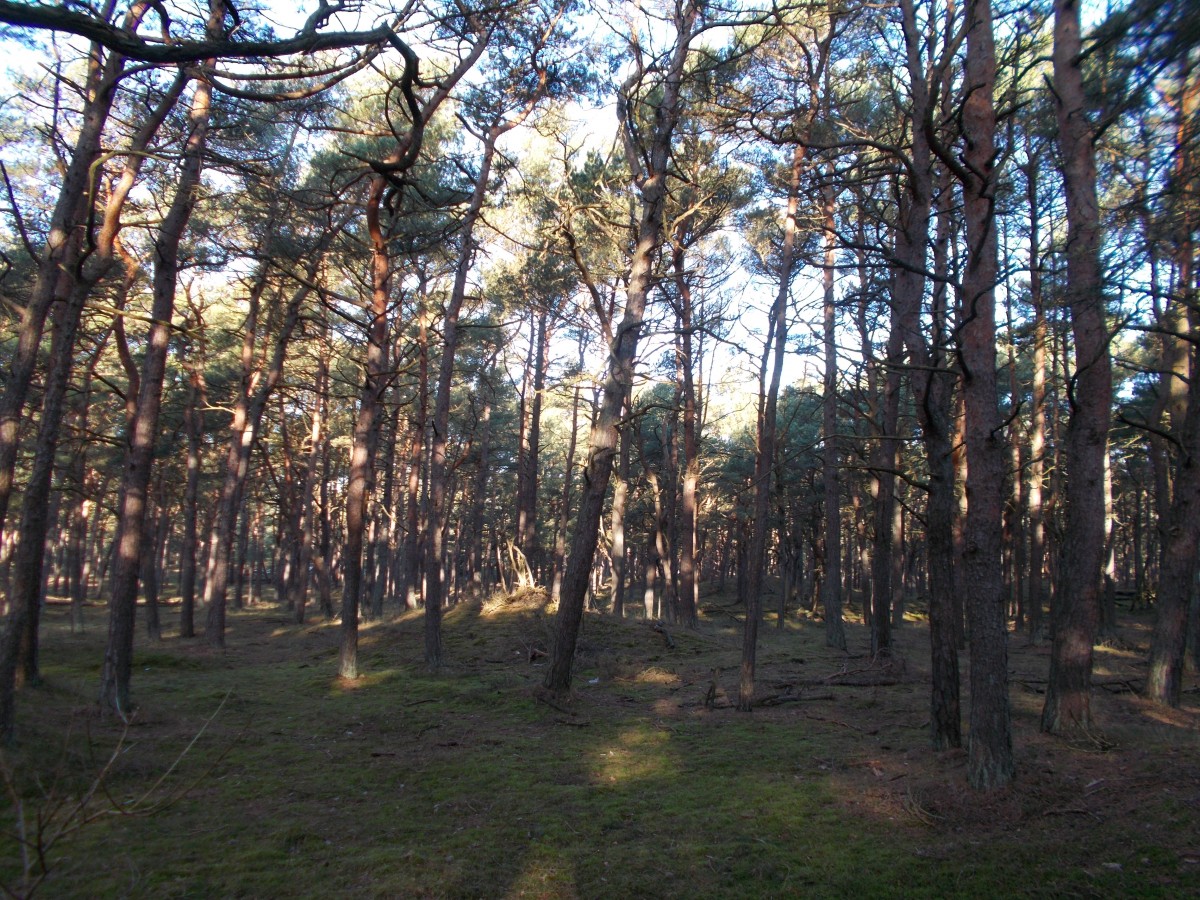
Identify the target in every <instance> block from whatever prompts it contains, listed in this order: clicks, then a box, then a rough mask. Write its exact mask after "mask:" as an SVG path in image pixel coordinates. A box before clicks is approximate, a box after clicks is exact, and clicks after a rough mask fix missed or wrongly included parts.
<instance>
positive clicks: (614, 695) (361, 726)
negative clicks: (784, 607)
mask: <svg viewBox="0 0 1200 900" xmlns="http://www.w3.org/2000/svg"><path fill="white" fill-rule="evenodd" d="M528 596H529V595H526V600H525V601H524V602H518V603H515V604H509V603H491V604H480V603H478V602H474V603H462V604H459V605H457V606H455V607H453V608H451V609H450V610H448V611H447V614H446V622H445V624H446V652H447V659H448V660H449V661H448V663H447V665H446V666H445V667H444V669H443V670H442V671H441V672H440V673H439V674H437V675H430V674H429V673H428V671H427V670H426V669H425V668H424V667H423V666H422V665H419V664H418V662H417V661H418V660H419V659H420V652H421V623H420V617H419V616H418V615H416V614H409V615H407V616H403V617H401V618H400V619H398V620H396V621H389V622H386V623H377V624H374V625H372V626H370V627H369V628H366V629H365V630H364V633H363V668H364V671H363V673H362V675H361V676H360V678H359V679H358V680H357V681H355V682H352V683H351V682H344V681H340V680H338V679H337V678H336V677H334V676H332V674H331V671H330V669H331V666H330V662H331V660H332V659H333V658H334V657H335V656H336V654H337V647H338V639H337V628H336V626H335V625H332V624H330V623H321V624H316V625H310V626H298V625H296V624H295V623H294V622H292V621H291V619H290V617H289V616H287V615H286V611H285V610H283V609H282V608H281V607H278V606H275V605H274V604H264V605H261V606H259V607H254V608H250V609H247V610H244V611H241V612H238V613H236V614H234V615H233V616H232V617H231V620H230V630H229V643H228V646H227V648H226V650H225V651H224V652H223V653H219V652H214V651H213V650H211V649H209V648H207V647H206V646H205V645H204V644H203V643H198V642H194V641H193V642H186V641H181V640H179V639H178V638H169V639H165V640H164V641H163V642H162V643H161V644H159V645H156V646H154V647H152V648H148V649H147V650H146V651H144V652H142V653H140V654H139V656H138V661H137V665H138V678H139V681H140V683H141V688H140V692H139V694H140V697H141V698H142V699H141V703H142V705H141V707H140V708H139V710H138V711H137V713H136V714H135V716H134V717H133V719H132V722H131V725H130V727H129V729H128V730H127V732H126V733H125V734H124V738H123V745H122V748H121V751H120V752H119V753H118V754H117V757H116V759H115V761H114V762H113V764H112V766H111V768H110V769H109V771H108V774H107V777H106V779H105V781H106V783H105V786H104V787H105V790H104V792H102V793H98V794H96V795H95V796H94V797H93V799H92V801H91V803H90V804H89V806H88V810H89V812H100V813H101V815H100V816H98V817H97V818H96V819H95V821H93V822H92V823H91V824H88V825H86V826H85V827H83V828H82V829H80V830H79V831H78V832H77V833H74V834H68V836H67V837H66V838H65V839H64V840H63V841H62V843H61V844H59V845H58V846H55V847H54V848H52V850H51V852H50V853H49V855H48V861H49V874H48V877H47V879H46V881H45V883H44V885H43V886H42V891H41V893H42V895H44V896H47V897H83V896H89V897H97V896H132V897H213V896H223V897H233V896H254V897H270V896H288V897H318V896H322V897H328V896H334V895H340V896H356V897H564V898H565V897H597V898H599V897H667V896H686V897H711V898H736V897H764V896H796V897H846V896H858V897H987V896H999V895H1003V896H1009V897H1011V896H1034V897H1042V896H1045V897H1063V896H1072V897H1132V896H1137V897H1156V896H1161V897H1182V896H1189V895H1194V894H1195V893H1196V892H1197V891H1198V890H1200V821H1198V819H1197V816H1196V809H1197V808H1200V702H1198V700H1200V694H1198V691H1197V683H1196V680H1195V678H1194V677H1192V678H1190V679H1189V682H1188V685H1187V687H1186V689H1185V697H1186V701H1185V703H1184V704H1183V705H1182V706H1181V707H1179V708H1178V709H1164V708H1162V707H1158V706H1155V705H1153V704H1151V703H1149V702H1148V701H1146V700H1144V699H1141V698H1140V697H1139V695H1138V692H1137V689H1138V688H1139V686H1140V683H1141V682H1142V681H1143V680H1144V678H1145V676H1146V665H1145V661H1144V660H1145V649H1146V646H1145V645H1146V641H1147V639H1148V623H1149V619H1150V616H1149V615H1148V614H1146V613H1141V614H1133V615H1122V618H1121V628H1120V631H1119V635H1118V636H1117V637H1116V638H1115V639H1114V640H1113V641H1112V642H1111V643H1110V644H1109V645H1107V646H1102V647H1099V648H1098V649H1097V670H1096V680H1097V690H1096V697H1095V698H1094V700H1093V702H1094V704H1095V708H1096V718H1097V722H1098V725H1099V727H1098V730H1097V732H1096V733H1095V735H1093V737H1092V739H1091V740H1082V741H1065V740H1063V739H1061V738H1057V737H1052V736H1049V735H1045V734H1043V733H1041V732H1040V731H1039V729H1038V725H1037V721H1038V715H1039V711H1040V708H1041V703H1042V696H1041V695H1042V692H1043V691H1044V685H1045V672H1046V665H1047V654H1048V652H1049V647H1048V645H1047V644H1046V643H1041V644H1031V643H1029V642H1027V641H1024V640H1021V639H1015V640H1014V641H1013V644H1012V653H1011V655H1010V660H1011V665H1012V671H1011V683H1012V706H1013V721H1014V737H1015V752H1016V758H1017V760H1018V770H1019V773H1020V774H1019V777H1018V778H1017V779H1016V780H1014V781H1013V783H1012V784H1011V786H1010V787H1008V788H1006V789H1005V790H1004V791H1000V792H991V793H988V794H979V793H978V792H974V791H971V790H970V789H969V788H968V786H967V781H966V758H965V752H964V751H962V750H951V751H946V752H943V753H936V754H935V753H930V752H929V750H928V739H927V732H928V718H929V699H928V693H929V677H928V671H927V670H928V663H927V661H926V660H927V656H928V648H927V646H926V645H927V642H928V631H927V628H926V627H925V625H924V623H923V622H922V621H920V620H919V619H917V618H914V617H912V616H910V617H909V620H908V621H906V622H905V623H904V625H903V626H902V627H901V628H900V629H898V630H897V633H896V639H897V648H896V655H895V656H894V657H893V658H892V659H891V660H890V661H887V662H881V661H873V660H872V657H871V655H870V641H869V636H868V634H867V631H866V629H865V628H864V627H863V626H862V624H861V621H855V618H854V616H853V613H851V615H850V618H849V621H848V622H847V630H848V648H849V649H848V651H847V652H846V653H842V652H838V651H833V650H830V649H829V648H827V647H825V645H824V640H823V638H822V629H821V627H820V624H819V623H816V622H814V621H812V620H811V619H810V618H809V617H808V616H807V615H799V616H793V617H791V618H790V619H789V620H788V621H787V627H786V629H785V630H784V631H782V632H779V631H777V630H776V628H775V624H774V622H770V623H769V624H770V627H769V628H766V629H765V630H764V635H763V645H762V647H761V650H760V654H761V655H760V663H761V667H762V668H761V670H760V671H761V677H762V682H763V685H764V695H763V699H762V701H761V704H760V706H759V707H758V708H756V709H755V711H754V712H753V713H752V714H749V715H747V714H744V713H740V712H738V711H737V710H736V709H735V708H734V702H733V700H734V699H736V670H737V665H738V659H739V640H740V632H741V624H740V622H739V621H738V617H739V615H740V610H739V609H738V608H737V606H736V604H735V603H734V602H733V599H732V598H730V597H728V596H724V595H714V596H705V598H704V600H703V602H702V613H703V615H702V623H701V625H700V628H699V629H698V630H695V631H692V630H680V631H671V632H669V637H670V639H671V641H672V643H673V644H674V647H673V648H670V647H668V646H667V645H666V641H665V640H664V636H663V634H662V633H661V632H658V631H655V630H653V628H652V627H651V623H649V622H646V621H642V620H638V619H627V620H625V621H623V622H618V621H617V620H615V619H613V618H612V617H611V616H608V615H601V614H599V613H588V614H587V615H586V617H585V622H584V626H583V632H582V635H581V639H580V651H579V652H580V658H579V661H578V665H579V678H578V679H577V681H576V685H577V686H576V687H575V689H574V690H573V692H572V693H571V695H570V696H569V697H563V698H555V697H553V696H548V695H547V694H546V693H545V692H544V690H543V689H542V688H541V680H542V678H543V676H544V670H545V657H542V656H539V655H538V654H537V653H532V656H533V659H532V660H531V652H532V651H535V650H537V649H539V648H540V649H543V650H544V649H545V647H546V641H547V640H548V637H549V634H550V632H551V621H550V619H549V617H547V616H546V615H545V613H543V612H541V611H539V609H538V607H537V605H536V604H531V603H529V602H528ZM177 609H178V607H170V608H169V612H168V614H167V615H168V619H169V617H170V616H172V615H174V614H175V613H176V612H177ZM101 623H102V611H101V610H99V609H94V608H92V609H89V610H88V615H87V630H86V631H85V632H84V633H82V634H81V633H71V631H70V629H69V626H68V622H67V616H66V609H65V607H63V606H52V607H51V608H50V610H49V615H48V620H47V623H46V628H47V635H46V641H45V662H44V666H45V671H46V679H47V680H46V683H45V684H44V685H43V686H42V687H40V688H38V689H37V690H36V692H35V693H36V695H37V696H36V699H31V700H30V702H29V703H28V704H26V706H25V710H26V711H25V713H24V715H23V717H22V721H21V723H20V725H21V730H22V733H23V734H25V735H26V738H25V740H23V741H22V745H21V747H19V748H18V749H17V751H16V753H15V754H13V753H11V752H10V753H8V754H6V756H5V761H6V766H7V767H8V769H9V771H10V773H11V772H12V771H16V772H17V773H19V774H18V782H19V783H20V787H21V790H22V791H23V792H24V795H25V797H26V799H27V803H28V804H29V805H28V806H27V810H28V812H29V815H30V822H29V823H28V824H27V829H32V810H33V809H34V808H35V803H34V801H35V800H36V799H37V797H38V790H37V789H35V788H34V787H33V784H32V781H31V775H30V773H31V772H37V773H38V775H39V777H40V784H41V788H40V790H42V791H45V794H46V799H47V800H49V799H55V800H57V801H59V802H60V804H61V805H59V806H58V807H57V813H56V816H57V818H52V819H51V820H50V821H49V822H48V823H47V824H46V825H45V826H44V827H45V829H46V831H47V833H51V832H52V830H53V828H54V827H56V825H57V824H58V823H59V822H62V821H66V820H67V819H66V817H67V816H69V815H70V814H71V813H72V811H73V809H74V807H73V805H72V804H73V802H74V797H75V796H76V792H77V791H80V790H81V789H83V788H85V787H86V786H87V785H88V784H89V780H90V779H91V778H92V777H94V776H95V774H96V773H97V771H98V770H99V767H100V766H101V765H102V764H103V763H104V761H105V759H106V758H107V755H108V753H109V751H110V750H111V748H112V747H113V746H114V744H115V742H116V741H117V740H118V739H119V737H120V735H121V733H122V729H121V727H120V723H118V722H115V721H114V720H112V719H108V720H100V719H96V718H94V716H95V706H94V703H93V692H94V688H93V684H94V681H95V678H96V674H97V659H98V656H97V650H98V649H99V647H100V646H101V643H102V630H101V627H100V626H101ZM168 630H170V629H168ZM714 669H718V670H719V675H718V677H717V689H716V691H715V696H711V697H710V695H709V689H710V687H711V686H712V684H713V670H714ZM731 695H732V696H731ZM706 700H707V701H708V702H706ZM202 728H203V733H201V729H202ZM64 735H67V737H65V738H64ZM197 735H199V738H198V739H197V740H196V741H195V744H194V746H191V747H190V749H188V753H187V755H186V756H185V757H184V758H183V759H182V760H178V765H177V766H176V768H175V769H174V770H173V771H172V772H171V773H170V774H169V776H168V777H167V778H166V779H165V780H163V781H162V782H161V783H159V782H158V779H159V778H160V777H161V776H163V775H164V774H166V773H167V771H168V769H169V768H170V767H171V765H172V764H173V763H174V762H175V761H176V759H177V757H178V756H179V754H180V753H181V752H182V751H183V749H184V748H187V747H188V745H189V742H190V741H192V740H193V738H196V736H197ZM20 773H23V774H20ZM146 792H148V795H147V796H146V797H145V798H144V799H142V800H141V801H140V806H139V807H138V808H137V809H135V810H133V811H132V812H131V814H130V815H126V816H119V815H112V814H111V812H112V811H113V810H114V808H115V807H116V805H118V804H124V803H128V802H129V801H130V800H131V799H132V798H140V797H141V796H142V794H143V793H146ZM160 806H161V807H162V808H161V809H158V807H160ZM12 814H13V811H12V807H11V806H8V807H7V808H6V809H5V821H4V838H3V844H2V846H3V848H4V853H3V868H2V869H0V872H3V876H4V881H5V884H6V886H7V887H8V888H9V889H12V888H14V887H17V886H19V884H20V881H19V878H18V876H17V874H16V871H17V870H16V868H15V864H16V863H17V861H18V859H19V856H18V853H17V850H16V847H15V844H14V841H13V829H12V821H13V820H12ZM27 833H29V831H27Z"/></svg>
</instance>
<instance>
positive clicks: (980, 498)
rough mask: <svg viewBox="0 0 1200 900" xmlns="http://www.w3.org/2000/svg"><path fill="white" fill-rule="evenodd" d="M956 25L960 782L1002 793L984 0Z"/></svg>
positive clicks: (990, 148)
mask: <svg viewBox="0 0 1200 900" xmlns="http://www.w3.org/2000/svg"><path fill="white" fill-rule="evenodd" d="M966 27H967V29H968V31H967V62H966V73H965V78H966V83H965V92H966V97H965V100H964V102H963V109H962V129H963V137H964V139H965V142H966V149H965V150H964V152H963V168H964V170H965V171H964V172H962V173H961V174H960V180H961V181H962V186H963V217H964V219H965V221H966V241H967V248H968V249H967V260H966V269H965V271H964V273H963V280H962V302H963V304H964V308H963V310H962V313H961V315H960V322H961V327H960V331H959V359H960V361H961V363H962V368H963V382H962V383H963V413H964V417H965V421H964V437H965V443H966V453H967V481H966V494H967V518H966V524H965V528H964V553H963V566H964V569H965V572H964V574H965V575H966V576H967V583H968V584H970V586H971V596H970V597H968V598H965V605H966V613H967V620H968V623H969V627H970V647H971V663H970V673H971V713H970V739H969V741H968V744H967V780H968V781H969V782H970V784H971V786H972V787H974V788H976V789H977V790H983V789H991V788H999V787H1003V786H1004V785H1006V784H1008V783H1009V782H1010V781H1011V780H1012V778H1013V775H1014V773H1015V766H1014V761H1013V749H1012V721H1011V718H1012V717H1011V713H1010V711H1009V698H1008V632H1007V623H1006V620H1005V615H1004V592H1003V586H1004V585H1003V581H1004V579H1003V570H1002V567H1001V532H1002V517H1003V510H1004V476H1005V467H1006V452H1005V447H1004V443H1003V438H1002V433H1001V432H1002V421H1001V418H1000V410H999V407H998V402H997V401H998V397H997V384H996V295H995V289H996V280H997V272H998V261H997V237H996V227H995V190H996V175H995V169H994V166H995V154H996V144H995V139H996V113H995V108H994V106H993V99H992V95H993V90H994V87H995V81H996V57H995V43H994V37H993V33H992V12H991V4H990V0H974V2H972V3H971V5H969V6H968V8H967V23H966ZM963 176H965V177H963Z"/></svg>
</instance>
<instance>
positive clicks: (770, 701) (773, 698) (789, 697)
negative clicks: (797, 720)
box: [754, 693, 835, 706]
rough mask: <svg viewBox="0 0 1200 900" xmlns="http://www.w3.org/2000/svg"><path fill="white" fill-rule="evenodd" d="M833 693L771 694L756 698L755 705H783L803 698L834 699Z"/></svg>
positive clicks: (797, 701)
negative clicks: (759, 698)
mask: <svg viewBox="0 0 1200 900" xmlns="http://www.w3.org/2000/svg"><path fill="white" fill-rule="evenodd" d="M833 699H835V698H834V696H833V694H811V695H805V694H792V693H783V694H769V695H768V696H766V697H763V698H762V699H761V700H755V701H754V705H755V706H782V705H783V704H785V703H799V702H800V701H802V700H833Z"/></svg>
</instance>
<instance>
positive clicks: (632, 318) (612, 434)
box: [545, 0, 699, 692]
mask: <svg viewBox="0 0 1200 900" xmlns="http://www.w3.org/2000/svg"><path fill="white" fill-rule="evenodd" d="M698 12H699V11H698V10H697V8H696V6H695V5H694V4H693V3H692V2H691V0H686V2H684V3H683V4H682V5H681V6H680V7H679V8H678V9H677V10H676V12H675V15H674V21H673V23H672V24H673V26H674V28H675V35H674V38H675V44H674V48H673V49H672V51H671V54H670V56H669V58H668V59H667V61H666V63H665V65H664V68H663V70H662V83H661V85H662V92H661V94H660V95H658V96H657V97H656V98H655V99H654V100H653V101H645V102H652V103H653V110H652V112H653V116H652V119H651V121H653V123H654V125H653V128H652V130H651V134H650V137H649V143H648V145H646V146H643V147H640V148H639V147H638V146H637V145H636V142H635V137H634V129H633V127H632V126H633V124H634V118H633V117H634V115H635V114H636V110H633V109H630V99H631V98H630V97H629V95H628V93H626V92H623V95H622V97H621V98H620V100H619V101H618V115H619V116H620V117H621V119H622V122H621V128H622V135H623V137H624V139H625V141H626V144H627V152H626V156H627V158H628V160H629V163H630V164H631V165H633V166H634V167H635V181H636V183H637V186H638V187H639V188H640V192H641V197H640V200H639V220H638V229H637V239H636V242H635V244H634V248H633V255H632V258H631V261H630V267H629V280H628V282H627V287H626V295H625V312H624V315H623V317H622V319H621V323H620V325H618V327H617V330H616V332H615V334H614V335H613V342H612V344H611V346H610V349H609V366H608V374H607V375H606V377H605V379H604V385H603V389H602V394H601V401H600V408H599V410H598V412H597V416H596V422H595V424H594V425H593V426H592V431H591V435H590V437H589V441H588V454H587V463H586V465H585V468H584V479H583V480H584V486H583V491H582V497H581V499H580V504H579V510H578V513H577V515H576V519H575V533H574V535H573V536H572V539H571V551H570V555H569V556H568V563H567V568H566V572H565V573H564V575H563V588H562V600H561V602H560V603H559V606H558V614H557V616H556V617H555V626H554V628H555V640H554V650H553V654H552V656H551V662H550V667H549V669H548V671H547V672H546V679H545V686H546V687H547V688H548V689H550V690H552V691H556V692H562V691H566V690H567V689H569V688H570V686H571V664H572V662H573V660H574V656H575V644H576V642H577V640H578V638H579V624H580V622H581V621H582V619H583V604H584V599H585V598H586V595H587V589H588V582H589V580H590V576H591V571H592V562H593V560H594V559H595V555H596V539H597V537H598V535H599V532H600V517H601V514H602V512H603V509H604V498H605V494H606V493H607V492H608V483H609V480H610V479H611V477H612V464H613V457H614V456H615V455H616V452H617V436H618V425H619V423H620V417H621V408H622V406H623V405H624V402H625V397H626V396H627V395H628V394H629V391H630V389H631V387H632V385H633V363H634V358H635V357H636V355H637V346H638V338H639V337H640V334H641V328H642V321H643V318H644V317H645V312H646V302H647V300H648V299H649V294H650V289H651V285H652V282H653V277H652V276H653V269H654V259H655V256H656V255H657V253H658V250H659V247H660V245H661V243H662V236H663V235H662V232H663V208H664V205H665V201H666V194H667V163H668V160H669V158H670V152H671V138H672V135H673V133H674V130H675V125H676V123H677V122H678V121H679V117H680V115H681V113H682V103H681V100H680V82H681V80H682V78H683V75H684V66H685V63H686V62H687V59H688V54H689V49H690V47H691V41H692V38H693V37H694V35H695V29H696V23H697V18H698ZM645 74H646V73H644V72H642V73H635V77H634V78H632V79H631V80H629V81H628V82H627V90H628V89H632V88H633V87H634V86H635V85H636V84H637V80H638V79H637V77H636V76H638V75H645ZM639 161H640V162H639Z"/></svg>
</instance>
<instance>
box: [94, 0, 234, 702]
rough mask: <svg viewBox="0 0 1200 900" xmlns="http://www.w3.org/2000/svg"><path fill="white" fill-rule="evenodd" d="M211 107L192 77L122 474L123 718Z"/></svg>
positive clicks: (213, 18) (216, 27)
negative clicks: (170, 360)
mask: <svg viewBox="0 0 1200 900" xmlns="http://www.w3.org/2000/svg"><path fill="white" fill-rule="evenodd" d="M224 17H225V6H224V3H223V2H222V0H212V3H211V4H210V7H209V17H208V26H207V27H208V33H209V35H210V37H214V38H215V37H216V36H219V35H220V34H221V33H222V32H223V27H222V23H223V21H224ZM211 64H212V63H211V62H210V63H209V65H211ZM211 105H212V88H211V86H210V85H208V84H207V83H206V82H197V84H196V89H195V93H194V95H193V97H192V105H191V110H190V111H189V113H188V123H189V126H190V133H189V135H188V139H187V143H186V145H185V147H184V153H183V163H182V171H181V173H180V176H179V183H178V185H177V186H176V191H175V197H174V199H173V200H172V202H171V205H170V207H169V209H168V211H167V214H166V217H165V218H164V219H163V223H162V225H161V226H160V229H159V234H158V238H157V240H156V241H155V244H154V276H153V285H152V294H153V301H152V305H151V312H150V315H151V319H152V321H153V324H152V325H151V326H150V330H149V334H148V336H147V341H146V351H145V358H144V360H143V362H142V371H141V378H140V380H141V384H140V386H139V391H138V398H137V407H136V414H135V416H134V421H133V424H132V426H131V427H130V429H129V445H128V448H127V452H126V457H125V472H124V475H123V477H122V482H121V492H120V499H119V513H118V522H117V534H116V538H115V553H116V556H115V559H114V562H113V576H112V585H111V588H110V590H111V592H112V599H111V602H110V606H109V628H108V645H107V648H106V650H105V654H104V669H103V672H102V674H101V681H100V704H101V706H102V707H107V708H111V709H113V710H115V711H116V712H117V713H118V715H121V716H126V715H128V712H129V709H130V705H129V704H130V694H129V687H130V684H129V682H130V675H131V674H132V668H133V631H134V616H135V611H136V608H137V607H136V604H137V587H138V572H139V569H140V563H141V559H140V556H141V546H142V534H143V530H144V528H145V524H146V523H145V518H146V515H145V514H146V492H147V488H148V487H149V484H150V476H151V467H152V465H153V462H154V444H155V441H156V439H157V434H158V415H159V410H160V408H161V405H162V385H163V377H164V375H165V372H166V362H167V349H168V345H169V343H170V337H171V317H172V314H173V312H174V309H175V288H176V284H177V281H178V274H179V245H180V242H181V241H182V240H183V235H184V233H185V232H186V230H187V225H188V220H189V219H190V218H191V215H192V210H193V209H194V208H195V205H196V198H197V193H198V190H199V187H200V171H201V168H202V166H203V157H204V149H205V143H206V139H207V135H208V125H209V118H210V115H211Z"/></svg>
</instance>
